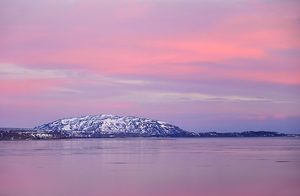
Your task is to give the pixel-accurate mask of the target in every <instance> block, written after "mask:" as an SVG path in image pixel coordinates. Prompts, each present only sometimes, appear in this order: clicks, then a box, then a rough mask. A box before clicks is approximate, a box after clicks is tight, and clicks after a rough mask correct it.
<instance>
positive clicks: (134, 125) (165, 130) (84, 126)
mask: <svg viewBox="0 0 300 196" xmlns="http://www.w3.org/2000/svg"><path fill="white" fill-rule="evenodd" d="M34 129H35V130H37V131H51V132H56V133H62V134H65V135H67V136H72V137H101V136H174V137H176V136H187V135H189V134H191V133H190V132H187V131H184V130H182V129H180V128H179V127H177V126H174V125H171V124H168V123H165V122H161V121H156V120H151V119H147V118H138V117H132V116H116V115H90V116H83V117H76V118H65V119H60V120H56V121H54V122H51V123H47V124H44V125H41V126H38V127H35V128H34Z"/></svg>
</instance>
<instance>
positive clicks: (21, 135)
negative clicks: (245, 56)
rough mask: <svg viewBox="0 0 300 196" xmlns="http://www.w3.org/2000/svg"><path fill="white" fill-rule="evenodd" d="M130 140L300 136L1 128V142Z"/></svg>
mask: <svg viewBox="0 0 300 196" xmlns="http://www.w3.org/2000/svg"><path fill="white" fill-rule="evenodd" d="M127 137H128V138H129V137H148V138H149V137H161V138H167V137H169V138H176V137H177V138H178V137H182V138H183V137H185V138H187V137H190V138H228V137H230V138H243V137H300V134H286V133H278V132H272V131H244V132H201V133H195V132H187V133H186V134H179V135H164V136H161V135H144V134H132V133H113V134H112V133H105V132H82V131H70V132H68V131H63V132H56V131H51V130H49V131H39V130H34V129H28V128H0V140H49V139H75V138H127Z"/></svg>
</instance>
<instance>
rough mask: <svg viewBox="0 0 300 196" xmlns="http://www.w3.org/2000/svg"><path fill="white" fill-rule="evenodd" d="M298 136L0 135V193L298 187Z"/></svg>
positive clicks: (210, 195) (93, 195)
mask: <svg viewBox="0 0 300 196" xmlns="http://www.w3.org/2000/svg"><path fill="white" fill-rule="evenodd" d="M299 182H300V140H299V139H296V138H240V139H238V138H233V139H230V138H224V139H221V138H220V139H219V138H218V139H191V138H183V139H160V138H158V139H142V138H132V139H88V140H87V139H84V140H80V139H79V140H55V141H13V142H11V141H9V142H5V141H4V142H0V195H1V196H40V195H43V196H65V195H66V196H67V195H72V196H82V195H86V196H99V195H112V196H117V195H125V196H127V195H130V196H148V195H149V196H150V195H151V196H152V195H158V196H160V195H161V196H168V195H172V196H174V195H175V196H176V195H180V196H181V195H191V196H194V195H195V196H196V195H197V196H198V195H206V196H217V195H231V196H235V195H236V196H237V195H257V196H258V195H259V196H260V195H262V196H264V195H272V196H273V195H274V196H276V195H278V196H279V195H290V196H293V195H295V196H296V195H297V196H298V195H300V188H299V186H298V185H299Z"/></svg>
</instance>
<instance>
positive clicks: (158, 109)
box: [0, 0, 300, 132]
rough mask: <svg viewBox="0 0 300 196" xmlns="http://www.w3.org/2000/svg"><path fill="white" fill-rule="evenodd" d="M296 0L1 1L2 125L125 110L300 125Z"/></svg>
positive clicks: (199, 124) (214, 125) (227, 123)
mask: <svg viewBox="0 0 300 196" xmlns="http://www.w3.org/2000/svg"><path fill="white" fill-rule="evenodd" d="M299 9H300V3H299V1H297V0H282V1H279V0H273V1H270V0H226V1H225V0H197V1H196V0H174V1H171V0H110V1H108V0H82V1H80V0H41V1H34V0H26V1H22V0H2V1H1V2H0V92H1V97H0V127H33V126H36V125H39V124H42V123H45V122H48V121H53V120H55V119H57V118H63V117H72V116H78V115H79V116H81V115H87V114H119V115H133V116H141V117H149V118H153V119H160V120H164V121H168V122H170V123H173V124H176V125H178V126H180V127H182V128H183V129H187V130H193V131H211V130H215V131H226V130H227V131H228V130H234V131H242V130H273V131H283V132H284V131H286V132H300V101H299V100H300V88H299V87H300V56H299V53H300V36H299V35H300V26H299V25H300V14H299V13H300V11H299Z"/></svg>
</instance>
